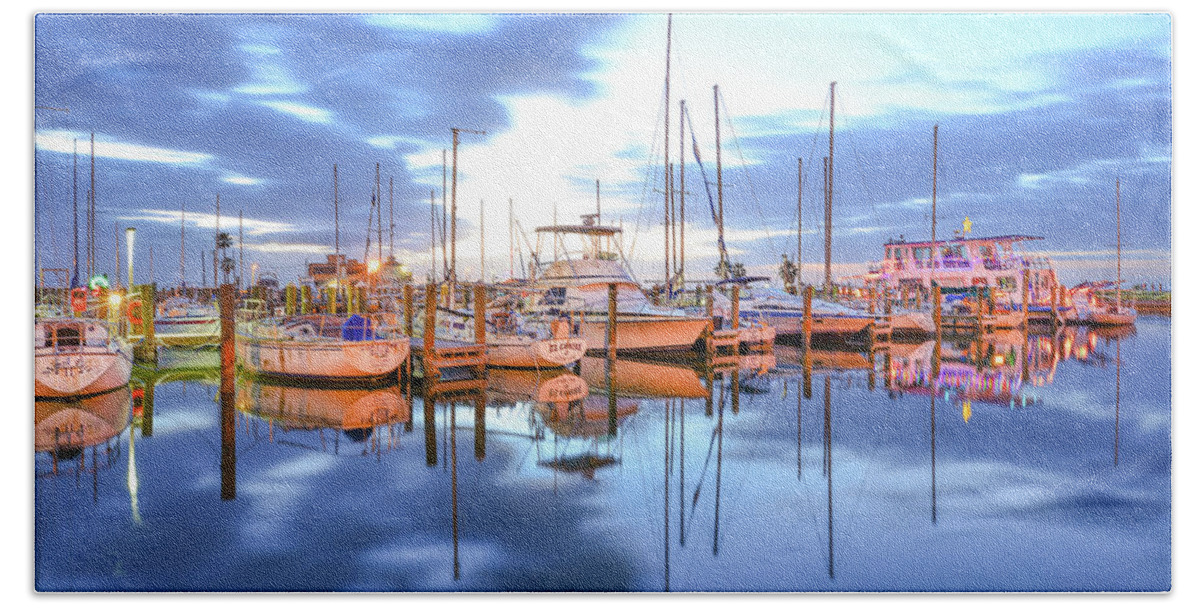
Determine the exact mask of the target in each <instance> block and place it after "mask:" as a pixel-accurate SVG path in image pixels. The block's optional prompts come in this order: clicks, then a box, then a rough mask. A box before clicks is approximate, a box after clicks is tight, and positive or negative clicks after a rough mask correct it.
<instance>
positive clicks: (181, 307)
mask: <svg viewBox="0 0 1200 608" xmlns="http://www.w3.org/2000/svg"><path fill="white" fill-rule="evenodd" d="M179 210H180V220H179V286H180V295H177V296H175V297H172V298H168V299H167V300H166V301H164V302H163V303H162V304H159V305H158V310H157V314H155V316H154V337H155V340H156V341H157V342H158V343H159V344H161V345H163V346H202V345H206V344H216V343H217V342H218V341H220V336H221V313H220V311H218V310H217V307H216V306H213V305H212V304H205V303H201V302H197V301H195V300H193V299H192V298H189V297H187V296H186V295H183V294H185V293H186V291H187V280H186V278H185V275H184V271H185V269H186V266H185V264H184V257H185V256H184V251H185V247H184V243H185V226H186V224H185V220H186V214H187V209H186V207H184V206H182V205H181V206H180V208H179Z"/></svg>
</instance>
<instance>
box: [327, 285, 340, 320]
mask: <svg viewBox="0 0 1200 608" xmlns="http://www.w3.org/2000/svg"><path fill="white" fill-rule="evenodd" d="M337 293H338V290H337V288H336V287H330V288H329V289H326V290H325V312H327V313H329V314H331V315H336V314H337Z"/></svg>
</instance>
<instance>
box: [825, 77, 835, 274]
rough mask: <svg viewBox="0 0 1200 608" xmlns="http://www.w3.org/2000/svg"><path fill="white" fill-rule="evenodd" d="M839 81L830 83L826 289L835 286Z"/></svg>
mask: <svg viewBox="0 0 1200 608" xmlns="http://www.w3.org/2000/svg"><path fill="white" fill-rule="evenodd" d="M836 86H837V82H831V83H829V160H828V161H826V162H828V165H829V168H828V169H827V170H826V171H827V173H828V177H827V178H825V179H826V184H827V186H826V189H825V289H826V290H830V289H832V287H833V110H834V106H836V105H837V104H836V103H835V102H836V100H837V97H836V95H835V90H834V89H835V87H836Z"/></svg>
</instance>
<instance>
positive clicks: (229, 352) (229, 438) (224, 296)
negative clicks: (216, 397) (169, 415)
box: [220, 283, 237, 500]
mask: <svg viewBox="0 0 1200 608" xmlns="http://www.w3.org/2000/svg"><path fill="white" fill-rule="evenodd" d="M233 289H234V288H233V284H232V283H225V284H223V285H221V292H220V293H221V298H220V306H221V500H233V499H235V498H237V445H236V444H235V443H234V438H235V431H236V426H235V422H236V419H235V418H234V384H233V380H234V365H235V361H234V352H233V349H234V334H233V324H234V302H235V298H234V292H233Z"/></svg>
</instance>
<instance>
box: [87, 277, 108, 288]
mask: <svg viewBox="0 0 1200 608" xmlns="http://www.w3.org/2000/svg"><path fill="white" fill-rule="evenodd" d="M101 287H103V288H104V289H108V277H106V276H104V275H102V274H98V275H96V276H94V277H92V278H90V279H88V288H89V289H98V288H101Z"/></svg>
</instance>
